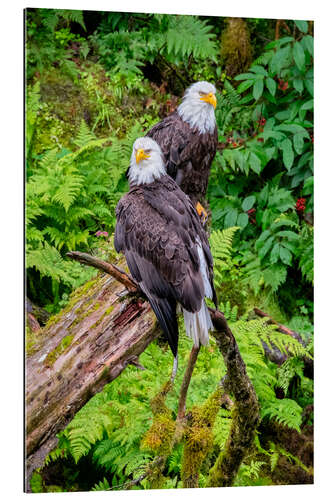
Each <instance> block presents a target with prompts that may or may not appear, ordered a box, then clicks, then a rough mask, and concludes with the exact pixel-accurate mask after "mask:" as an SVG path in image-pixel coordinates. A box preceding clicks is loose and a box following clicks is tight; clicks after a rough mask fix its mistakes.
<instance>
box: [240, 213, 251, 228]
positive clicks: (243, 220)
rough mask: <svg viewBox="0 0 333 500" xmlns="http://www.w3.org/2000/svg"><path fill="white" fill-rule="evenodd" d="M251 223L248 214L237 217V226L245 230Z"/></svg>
mask: <svg viewBox="0 0 333 500" xmlns="http://www.w3.org/2000/svg"><path fill="white" fill-rule="evenodd" d="M248 223H249V216H248V215H247V214H239V216H238V217H237V226H240V227H241V228H244V227H246V226H247V225H248Z"/></svg>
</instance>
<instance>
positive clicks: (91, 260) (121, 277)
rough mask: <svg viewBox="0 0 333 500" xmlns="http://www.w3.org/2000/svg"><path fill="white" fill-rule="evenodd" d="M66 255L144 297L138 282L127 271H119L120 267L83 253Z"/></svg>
mask: <svg viewBox="0 0 333 500" xmlns="http://www.w3.org/2000/svg"><path fill="white" fill-rule="evenodd" d="M66 255H67V257H69V258H70V259H73V260H76V261H78V262H80V263H81V264H85V265H87V266H92V267H95V268H96V269H99V270H100V271H104V272H105V273H108V274H110V275H111V276H112V277H113V278H115V279H116V280H117V281H119V282H120V283H122V284H123V285H124V286H125V287H126V288H127V290H128V291H129V292H132V293H140V294H141V295H143V294H142V291H141V290H140V287H139V285H138V284H137V282H136V281H135V280H134V279H133V278H132V277H131V276H129V275H128V274H127V273H125V271H123V270H122V269H119V267H117V266H115V265H114V264H110V263H109V262H105V260H101V259H98V258H97V257H93V256H92V255H90V254H88V253H83V252H68V253H67V254H66Z"/></svg>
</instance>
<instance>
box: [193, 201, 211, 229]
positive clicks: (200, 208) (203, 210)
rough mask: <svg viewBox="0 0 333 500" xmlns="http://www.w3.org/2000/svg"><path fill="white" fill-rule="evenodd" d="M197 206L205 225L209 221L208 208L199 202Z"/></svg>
mask: <svg viewBox="0 0 333 500" xmlns="http://www.w3.org/2000/svg"><path fill="white" fill-rule="evenodd" d="M195 208H196V210H197V212H198V215H199V217H200V220H201V223H202V225H203V226H204V225H205V224H206V222H207V219H208V214H207V212H206V210H205V209H204V207H203V206H202V205H201V203H199V202H198V203H197V204H196V207H195Z"/></svg>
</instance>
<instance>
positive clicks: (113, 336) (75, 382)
mask: <svg viewBox="0 0 333 500" xmlns="http://www.w3.org/2000/svg"><path fill="white" fill-rule="evenodd" d="M124 292H125V293H126V289H125V287H124V285H123V284H121V283H120V282H119V281H116V280H115V279H114V278H113V277H111V276H108V275H103V276H100V275H99V276H98V277H97V278H96V279H94V280H91V281H89V282H88V283H86V284H85V285H83V286H82V287H81V288H79V289H78V290H76V292H75V293H74V294H73V295H72V298H71V300H70V303H69V304H68V306H67V307H66V308H65V309H64V310H63V311H61V312H60V313H59V314H58V315H57V316H54V317H53V318H51V319H50V320H49V322H48V323H47V325H46V326H45V328H43V329H40V330H39V331H38V332H37V333H36V334H35V335H36V342H35V344H34V345H33V347H32V348H31V347H30V348H29V350H30V354H29V355H28V356H27V358H26V367H25V368H26V370H25V373H26V457H27V460H26V490H28V489H29V479H30V477H31V474H32V472H33V470H34V469H35V468H37V467H40V466H41V465H42V464H43V462H44V459H45V456H46V455H47V454H48V453H49V452H50V451H51V450H52V449H53V448H54V447H55V446H56V444H57V438H56V434H57V433H58V432H59V431H61V430H62V429H64V427H65V426H66V425H67V424H68V423H69V422H70V420H71V419H72V418H73V416H74V415H75V413H76V412H77V411H78V410H79V409H80V408H81V407H82V406H83V405H84V404H85V403H86V402H87V401H88V400H89V399H90V398H91V397H92V396H93V395H94V394H96V393H97V392H98V391H100V390H101V389H102V387H103V386H104V385H105V384H106V383H108V382H110V381H111V380H113V379H114V378H116V377H117V376H118V375H119V374H120V373H121V372H122V370H124V368H125V367H126V366H127V365H128V364H129V363H134V364H135V363H136V360H137V357H138V356H139V355H140V354H141V353H142V352H143V351H144V349H145V348H146V347H147V345H148V344H149V343H150V342H151V341H152V340H153V339H155V338H156V337H157V336H158V335H159V332H160V331H159V329H158V328H157V320H156V318H155V315H154V314H153V312H152V310H151V308H150V306H149V304H148V303H147V302H144V301H143V299H142V298H141V299H138V297H136V298H135V300H133V296H130V295H129V294H128V293H127V294H126V296H125V297H123V298H122V297H121V296H122V295H124Z"/></svg>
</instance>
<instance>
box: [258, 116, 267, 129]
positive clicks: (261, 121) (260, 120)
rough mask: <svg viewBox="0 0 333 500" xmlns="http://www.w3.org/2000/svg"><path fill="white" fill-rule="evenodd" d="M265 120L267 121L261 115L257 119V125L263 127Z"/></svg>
mask: <svg viewBox="0 0 333 500" xmlns="http://www.w3.org/2000/svg"><path fill="white" fill-rule="evenodd" d="M266 121H267V120H266V118H264V117H263V116H262V117H261V118H260V119H259V120H258V122H259V125H260V126H261V127H264V126H265V124H266Z"/></svg>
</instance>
